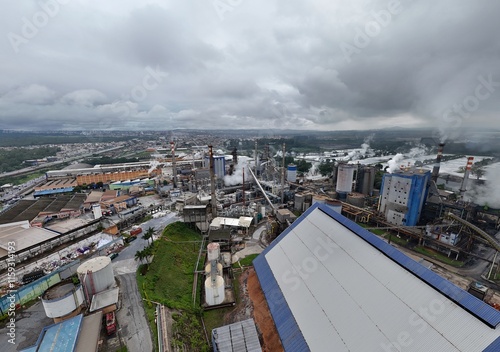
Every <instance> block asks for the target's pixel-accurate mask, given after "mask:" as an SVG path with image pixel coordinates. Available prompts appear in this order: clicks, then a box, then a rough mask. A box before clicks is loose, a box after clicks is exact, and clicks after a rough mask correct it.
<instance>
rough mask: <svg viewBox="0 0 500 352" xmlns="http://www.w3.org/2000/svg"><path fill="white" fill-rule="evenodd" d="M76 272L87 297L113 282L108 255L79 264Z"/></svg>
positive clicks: (112, 284) (109, 286) (110, 285)
mask: <svg viewBox="0 0 500 352" xmlns="http://www.w3.org/2000/svg"><path fill="white" fill-rule="evenodd" d="M76 272H77V273H78V278H79V279H80V282H81V283H82V284H83V285H84V290H85V294H86V296H87V297H88V298H89V299H91V298H92V295H94V294H96V293H99V292H102V291H104V290H107V289H109V288H111V287H112V286H114V284H115V276H114V275H113V266H112V265H111V259H110V258H109V257H96V258H92V259H89V260H87V261H86V262H85V263H83V264H82V265H80V266H79V267H78V269H76Z"/></svg>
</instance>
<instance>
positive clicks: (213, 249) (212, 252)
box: [207, 242, 220, 261]
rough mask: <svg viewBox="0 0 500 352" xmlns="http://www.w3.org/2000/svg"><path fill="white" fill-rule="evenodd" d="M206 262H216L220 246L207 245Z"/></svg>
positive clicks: (215, 244)
mask: <svg viewBox="0 0 500 352" xmlns="http://www.w3.org/2000/svg"><path fill="white" fill-rule="evenodd" d="M207 251H208V261H212V260H218V259H219V254H220V245H219V244H218V243H216V242H212V243H209V244H208V246H207Z"/></svg>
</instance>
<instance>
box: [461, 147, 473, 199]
mask: <svg viewBox="0 0 500 352" xmlns="http://www.w3.org/2000/svg"><path fill="white" fill-rule="evenodd" d="M473 161H474V157H473V156H469V157H468V158H467V165H466V166H465V172H464V178H463V180H462V185H461V186H460V197H462V198H463V197H464V194H465V191H467V182H468V181H469V174H470V169H471V168H472V162H473Z"/></svg>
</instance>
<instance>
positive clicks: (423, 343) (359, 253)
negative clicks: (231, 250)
mask: <svg viewBox="0 0 500 352" xmlns="http://www.w3.org/2000/svg"><path fill="white" fill-rule="evenodd" d="M254 267H255V271H256V273H257V276H258V280H259V282H260V286H261V288H262V290H263V292H264V295H265V297H266V301H267V304H268V306H269V310H270V313H271V315H272V318H273V320H274V323H275V325H276V328H277V331H278V334H279V337H280V340H281V343H282V345H283V348H284V349H285V351H401V350H404V351H447V352H448V351H467V352H475V351H477V352H480V351H483V352H493V351H500V337H499V336H500V328H498V326H499V324H500V312H499V311H497V310H495V309H494V308H493V307H491V306H489V305H488V304H486V303H484V302H483V301H481V300H479V299H477V298H476V297H474V296H472V295H471V294H469V293H468V292H466V291H463V290H462V289H460V288H458V287H457V286H455V285H453V284H452V283H451V282H449V281H447V280H446V279H444V278H442V277H440V276H438V275H437V274H435V273H434V272H432V271H430V270H429V269H427V268H426V267H424V266H422V265H420V264H419V263H417V262H415V261H414V260H413V259H411V258H409V257H407V256H406V255H404V254H403V253H401V252H400V251H399V250H397V249H396V248H394V247H393V246H391V245H389V244H387V243H386V242H384V241H383V240H382V239H380V238H379V237H377V236H376V235H374V234H372V233H370V232H368V231H367V230H365V229H363V228H361V227H360V226H358V225H357V224H355V223H353V222H352V221H350V220H348V219H347V218H345V217H343V216H342V215H340V214H338V213H336V212H334V211H333V210H332V209H331V208H329V207H328V206H326V205H321V204H315V205H313V206H312V207H311V208H310V209H308V211H307V212H306V213H304V214H303V215H302V216H301V217H300V218H299V219H298V220H297V221H295V222H294V223H293V224H292V226H290V227H289V228H288V229H287V230H286V231H285V232H284V233H283V234H281V235H280V236H279V237H278V238H277V239H276V240H275V241H274V242H273V243H272V245H271V246H269V247H268V248H266V250H265V251H264V252H263V253H262V254H260V255H259V256H258V257H257V258H256V259H255V260H254Z"/></svg>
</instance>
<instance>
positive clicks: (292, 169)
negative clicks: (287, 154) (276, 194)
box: [286, 164, 297, 183]
mask: <svg viewBox="0 0 500 352" xmlns="http://www.w3.org/2000/svg"><path fill="white" fill-rule="evenodd" d="M286 180H287V181H288V182H293V183H295V182H297V165H293V164H290V165H288V168H287V173H286Z"/></svg>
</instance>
